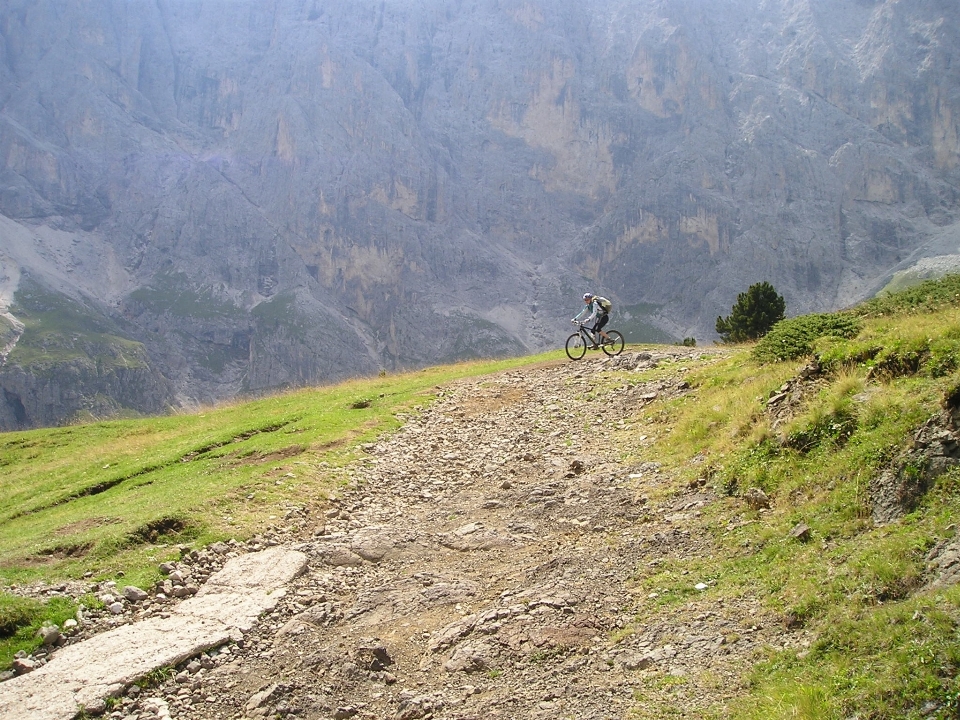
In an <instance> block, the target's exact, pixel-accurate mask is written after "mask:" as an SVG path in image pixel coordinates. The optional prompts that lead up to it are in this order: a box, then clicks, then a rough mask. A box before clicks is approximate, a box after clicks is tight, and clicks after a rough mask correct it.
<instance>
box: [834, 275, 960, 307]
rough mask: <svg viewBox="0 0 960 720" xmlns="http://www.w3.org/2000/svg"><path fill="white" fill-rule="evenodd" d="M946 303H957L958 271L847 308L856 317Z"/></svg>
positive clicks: (959, 303)
mask: <svg viewBox="0 0 960 720" xmlns="http://www.w3.org/2000/svg"><path fill="white" fill-rule="evenodd" d="M949 305H960V275H945V276H944V277H942V278H939V279H937V280H927V281H925V282H922V283H920V284H919V285H916V286H914V287H912V288H908V289H906V290H901V291H900V292H897V293H891V294H889V295H881V296H879V297H875V298H873V299H871V300H867V301H866V302H864V303H862V304H861V305H858V306H857V307H856V308H854V309H853V310H852V311H851V312H854V313H856V314H857V315H859V316H860V317H878V316H887V315H900V314H904V313H910V312H916V311H920V312H932V311H934V310H939V309H941V308H943V307H946V306H949Z"/></svg>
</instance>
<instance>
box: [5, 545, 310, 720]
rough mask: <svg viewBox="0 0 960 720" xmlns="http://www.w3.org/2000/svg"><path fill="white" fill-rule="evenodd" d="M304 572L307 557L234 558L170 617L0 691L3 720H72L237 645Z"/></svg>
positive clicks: (65, 652)
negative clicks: (159, 672)
mask: <svg viewBox="0 0 960 720" xmlns="http://www.w3.org/2000/svg"><path fill="white" fill-rule="evenodd" d="M306 566H307V557H306V555H304V554H303V553H301V552H298V551H296V550H286V549H283V548H270V549H268V550H264V551H262V552H258V553H250V554H248V555H241V556H240V557H237V558H233V559H232V560H229V561H228V562H227V563H226V565H224V567H223V569H222V570H220V572H218V573H216V574H215V575H213V576H211V577H210V579H209V580H208V581H207V582H206V584H205V585H204V586H203V587H202V588H201V589H200V591H199V592H198V593H197V594H196V595H195V596H194V597H192V598H189V599H188V600H184V601H183V602H181V603H180V604H179V605H177V606H176V608H175V609H174V610H173V611H172V612H171V613H170V616H169V617H166V618H160V617H154V618H150V619H148V620H143V621H141V622H136V623H131V624H129V625H123V626H122V627H119V628H116V629H115V630H110V631H109V632H105V633H101V634H99V635H97V636H95V637H92V638H90V639H89V640H84V641H83V642H79V643H76V644H74V645H68V646H67V647H65V648H63V649H61V650H58V651H57V653H56V654H55V655H54V656H53V658H52V659H51V660H50V662H48V663H47V664H46V665H44V666H43V667H41V668H39V669H38V670H35V671H33V672H31V673H27V674H26V675H21V676H19V677H15V678H12V679H10V680H8V681H6V682H4V683H0V718H24V719H26V718H29V719H30V720H71V719H72V718H73V717H75V716H76V714H77V712H79V710H80V709H81V708H82V707H84V706H89V705H90V704H92V703H93V702H94V701H96V700H103V699H106V698H108V697H111V696H115V695H117V694H119V693H120V692H121V691H122V690H123V689H124V688H125V687H127V686H128V685H130V684H131V683H133V682H135V681H136V680H138V679H140V678H142V677H144V676H145V675H147V674H148V673H150V672H151V671H153V670H156V669H157V668H161V667H169V666H172V665H176V664H177V663H179V662H182V661H183V660H186V659H187V658H189V657H192V656H194V655H197V654H199V653H201V652H203V651H204V650H207V649H209V648H212V647H217V646H219V645H222V644H224V643H225V642H227V641H229V640H230V639H238V638H239V637H240V636H242V634H243V633H245V632H247V631H249V630H250V629H251V628H252V627H253V625H254V623H255V622H256V620H257V617H259V615H260V613H262V612H265V611H267V610H270V609H272V608H273V607H275V606H276V604H277V601H278V600H279V599H280V598H281V597H283V595H284V592H285V591H284V586H285V585H286V584H287V583H288V582H289V581H290V580H292V579H293V578H294V577H296V576H297V575H299V574H300V573H301V572H303V571H304V569H305V568H306Z"/></svg>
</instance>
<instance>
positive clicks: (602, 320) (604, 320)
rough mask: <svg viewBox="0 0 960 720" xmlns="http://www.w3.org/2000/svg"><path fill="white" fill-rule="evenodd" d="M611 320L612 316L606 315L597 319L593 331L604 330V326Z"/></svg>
mask: <svg viewBox="0 0 960 720" xmlns="http://www.w3.org/2000/svg"><path fill="white" fill-rule="evenodd" d="M609 319H610V315H608V314H607V313H604V314H603V315H601V316H600V317H598V318H597V322H596V323H594V325H593V331H594V332H597V331H598V330H603V326H604V325H606V324H607V320H609Z"/></svg>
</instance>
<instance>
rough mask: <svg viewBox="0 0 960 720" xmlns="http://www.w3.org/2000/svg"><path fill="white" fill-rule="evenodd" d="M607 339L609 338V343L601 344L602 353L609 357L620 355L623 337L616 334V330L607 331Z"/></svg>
mask: <svg viewBox="0 0 960 720" xmlns="http://www.w3.org/2000/svg"><path fill="white" fill-rule="evenodd" d="M607 337H609V338H610V342H608V343H604V344H603V351H604V352H605V353H606V354H607V355H609V356H610V357H613V356H614V355H619V354H620V353H622V352H623V335H621V334H620V333H618V332H617V331H616V330H608V331H607Z"/></svg>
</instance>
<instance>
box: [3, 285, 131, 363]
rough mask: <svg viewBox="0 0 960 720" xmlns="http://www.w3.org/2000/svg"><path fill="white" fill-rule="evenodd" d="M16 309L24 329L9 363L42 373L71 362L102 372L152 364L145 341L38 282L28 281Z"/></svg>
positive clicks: (22, 287) (17, 294) (16, 302)
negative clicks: (126, 333) (148, 357)
mask: <svg viewBox="0 0 960 720" xmlns="http://www.w3.org/2000/svg"><path fill="white" fill-rule="evenodd" d="M12 310H13V313H14V314H15V315H16V317H17V318H19V319H20V321H21V322H23V325H24V329H23V334H22V335H21V336H20V338H19V340H18V341H17V344H16V346H15V347H14V348H13V350H11V352H10V355H9V357H8V362H9V363H10V364H15V365H19V366H21V367H24V368H30V369H31V370H32V371H34V372H38V373H40V374H49V373H50V372H53V370H54V368H56V367H59V366H62V365H63V364H66V363H80V364H81V365H84V366H86V367H88V368H90V369H91V370H94V371H96V372H97V373H100V374H102V373H104V372H109V371H111V370H113V369H117V368H128V369H142V368H145V367H147V359H146V358H147V354H146V350H145V349H144V347H143V345H142V344H141V343H139V342H136V341H133V340H129V339H127V338H125V337H123V336H122V335H121V334H120V330H119V328H118V327H116V326H115V325H114V323H113V322H111V321H110V319H109V318H107V317H104V316H103V315H101V314H99V313H98V312H97V311H96V310H93V309H91V308H88V307H86V306H84V305H82V304H81V303H79V302H77V301H75V300H73V299H71V298H69V297H67V296H66V295H63V294H61V293H57V292H54V291H52V290H48V289H46V288H44V287H43V286H41V285H40V284H39V283H36V282H33V281H31V280H29V279H25V280H24V281H23V282H22V283H21V285H20V288H19V289H18V290H17V293H16V295H15V296H14V304H13V306H12Z"/></svg>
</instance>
